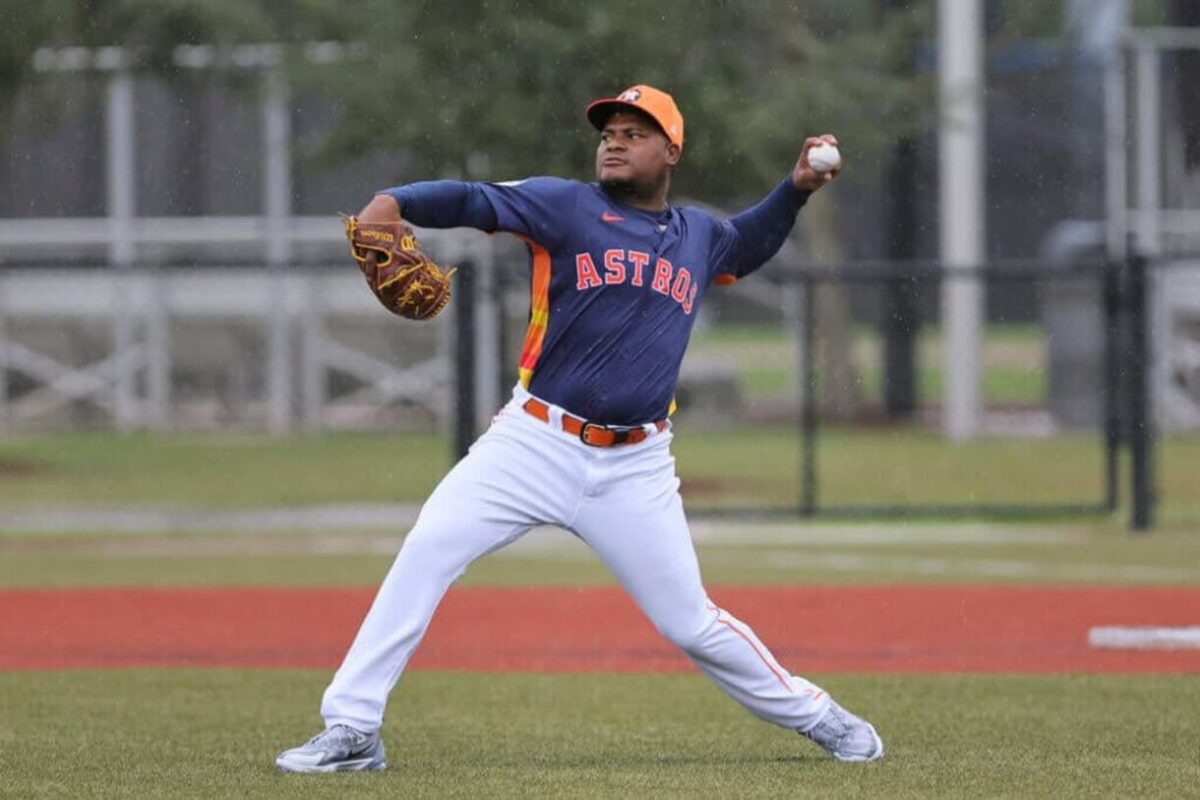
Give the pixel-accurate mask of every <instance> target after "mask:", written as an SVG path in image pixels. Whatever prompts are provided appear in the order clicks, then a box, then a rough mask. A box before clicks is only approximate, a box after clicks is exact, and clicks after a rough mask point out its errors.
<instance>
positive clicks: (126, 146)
mask: <svg viewBox="0 0 1200 800" xmlns="http://www.w3.org/2000/svg"><path fill="white" fill-rule="evenodd" d="M133 112H134V108H133V75H132V74H130V72H129V70H128V68H127V67H126V65H125V64H118V65H116V69H115V70H114V71H113V73H112V74H111V75H110V76H109V78H108V95H107V101H106V109H105V126H106V131H105V136H106V139H107V142H106V145H105V151H106V152H105V156H106V171H107V181H106V183H107V197H106V204H105V205H106V209H105V210H106V211H107V214H108V224H109V227H110V233H109V240H108V242H109V244H108V260H109V263H110V264H111V265H112V267H113V268H114V269H116V270H117V273H118V278H117V280H116V281H115V283H116V289H115V291H114V293H113V308H112V324H113V351H114V355H115V358H114V359H113V365H114V369H115V374H114V376H113V412H114V416H115V418H116V423H117V429H118V430H119V431H122V432H128V431H130V430H132V429H133V428H134V426H135V424H136V422H137V413H138V408H137V386H136V383H137V381H136V379H137V364H136V363H135V361H134V360H133V358H132V356H133V354H134V348H135V343H136V339H137V330H136V321H135V320H134V318H133V316H132V311H133V309H132V305H133V302H132V301H133V296H132V295H133V276H132V274H131V272H132V268H133V259H134V252H135V251H134V241H133V216H134V214H135V213H136V190H135V186H136V184H135V176H134V148H135V144H134V135H135V134H134V119H133Z"/></svg>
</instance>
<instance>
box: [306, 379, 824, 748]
mask: <svg viewBox="0 0 1200 800" xmlns="http://www.w3.org/2000/svg"><path fill="white" fill-rule="evenodd" d="M528 398H529V394H528V393H527V392H525V390H524V389H522V388H521V387H517V389H516V390H515V391H514V395H513V399H512V401H511V402H509V404H508V405H507V406H506V407H505V408H504V409H503V410H502V411H501V412H500V414H499V415H497V417H496V419H495V420H494V421H493V423H492V425H491V427H490V428H489V429H488V431H487V432H486V433H485V434H484V435H483V436H481V437H480V438H479V440H478V441H477V442H476V443H475V444H474V445H473V446H472V448H471V452H470V453H469V454H468V455H467V457H466V458H464V459H463V460H462V461H460V462H459V463H458V464H457V465H456V466H455V467H454V468H453V469H452V470H451V471H450V472H449V473H448V474H447V475H446V477H445V478H444V479H443V480H442V482H441V483H440V484H439V485H438V487H437V488H436V489H435V490H434V492H433V494H432V495H431V496H430V497H429V500H428V501H427V502H426V503H425V506H424V507H423V508H422V510H421V514H420V516H419V518H418V519H417V523H416V525H415V526H414V527H413V529H412V531H411V532H410V533H409V534H408V537H407V538H406V539H405V541H404V544H403V546H402V547H401V549H400V553H399V555H398V556H397V557H396V561H395V563H394V564H393V565H392V568H391V570H390V571H389V572H388V575H387V577H386V578H385V579H384V581H383V584H382V586H380V588H379V593H378V594H377V595H376V597H375V601H374V603H373V604H372V606H371V609H370V611H369V612H368V613H367V616H366V618H365V619H364V620H363V623H362V626H361V627H360V628H359V631H358V635H357V636H356V637H355V639H354V643H353V644H352V645H351V647H350V650H349V652H348V653H347V654H346V657H345V659H344V660H343V662H342V666H341V667H340V668H339V669H338V671H337V674H336V675H334V678H333V682H332V683H330V685H329V688H328V689H326V691H325V696H324V699H323V702H322V704H321V714H322V716H323V717H324V718H325V723H326V725H328V726H332V725H336V724H345V725H350V726H351V727H354V728H357V729H359V730H362V731H368V732H370V731H375V730H378V729H379V727H380V725H381V724H382V723H383V712H384V706H385V705H386V703H387V698H388V694H389V693H390V692H391V690H392V687H393V686H395V684H396V681H397V680H398V679H399V677H400V674H401V673H402V672H403V671H404V668H405V666H406V665H407V664H408V661H409V658H411V657H412V654H413V651H415V650H416V648H417V645H418V644H419V643H420V641H421V637H422V636H424V634H425V630H426V628H427V627H428V626H429V622H430V620H431V619H432V617H433V613H434V611H435V609H436V608H437V605H438V603H439V602H441V599H442V597H443V595H444V594H445V593H446V590H447V589H449V587H450V584H452V583H453V582H454V581H455V580H456V579H457V578H458V577H459V576H460V575H462V574H463V572H464V571H465V570H466V568H467V566H468V565H469V564H471V562H473V561H475V560H476V559H477V558H479V557H480V556H483V555H486V554H487V553H490V552H492V551H494V550H497V549H499V548H501V547H504V546H505V545H507V544H509V543H511V542H513V541H515V540H516V539H518V538H520V537H521V536H522V535H523V534H524V533H525V532H526V531H528V530H529V529H530V528H531V527H533V526H535V525H540V524H550V525H557V526H561V527H563V528H566V529H567V530H570V531H573V532H574V533H575V534H576V535H578V536H579V537H580V538H581V539H582V540H583V541H584V542H586V543H587V544H588V545H589V546H590V547H591V548H592V549H593V550H594V551H595V552H596V554H597V555H598V556H599V557H600V558H601V560H602V561H603V562H604V564H605V565H606V566H607V567H608V568H609V570H610V571H611V572H612V574H613V575H614V576H615V577H616V579H617V580H618V581H620V583H621V585H622V586H623V587H624V588H625V590H626V591H628V592H629V594H630V595H631V596H632V597H633V599H634V601H635V602H636V603H637V604H638V606H640V607H641V609H642V611H643V612H645V614H646V616H647V617H649V619H650V621H651V622H653V623H654V625H655V626H656V627H657V628H658V630H659V631H660V632H661V633H662V634H663V635H664V636H665V637H667V639H669V640H670V641H672V642H674V643H675V644H676V645H677V646H678V647H680V648H681V649H682V650H683V651H684V652H685V653H686V654H687V655H688V657H689V658H691V659H692V661H693V662H695V664H696V666H698V667H699V668H700V669H701V670H702V671H703V672H704V674H705V675H707V676H708V677H709V678H710V679H711V680H712V681H713V682H714V683H716V684H717V686H719V687H721V689H723V690H724V691H725V692H726V693H727V694H728V695H729V696H730V697H732V698H733V699H734V700H736V701H737V702H739V703H741V704H742V705H743V706H745V707H746V708H747V709H748V710H749V711H750V712H751V713H753V714H755V715H757V716H758V717H760V718H762V719H764V720H766V721H768V722H773V723H775V724H776V725H780V726H783V727H785V728H792V729H800V730H807V729H809V728H811V727H812V726H813V725H815V724H816V723H817V721H818V720H819V719H820V718H821V716H822V715H823V714H824V713H825V710H826V709H827V708H828V706H829V695H828V694H826V693H825V692H824V691H822V690H821V689H820V688H819V687H817V686H815V685H814V684H812V683H810V682H808V681H807V680H805V679H803V678H800V677H796V676H793V675H790V674H789V673H788V672H787V670H785V669H784V668H783V667H782V666H780V664H779V662H777V661H776V660H775V657H774V656H772V655H771V652H770V651H769V650H768V649H767V648H766V646H764V645H763V643H762V642H760V641H759V640H758V637H756V636H755V635H754V632H753V631H752V630H750V628H749V627H748V626H747V625H746V624H745V623H743V622H741V621H739V620H737V619H736V618H734V617H733V615H731V614H729V613H728V612H726V611H724V610H722V609H720V608H718V607H717V606H716V605H715V604H714V603H713V602H712V601H711V600H709V599H708V596H707V594H706V593H705V591H704V587H703V586H702V585H701V582H700V568H699V565H698V563H697V561H696V552H695V549H694V547H693V545H692V539H691V534H690V533H689V532H688V527H687V521H686V519H685V518H684V513H683V503H682V501H681V499H680V496H679V479H678V478H677V477H676V475H675V459H674V457H673V456H672V455H671V451H670V442H671V433H670V428H669V427H668V428H667V429H666V430H665V431H662V432H660V433H657V434H655V435H652V436H650V437H649V438H647V439H646V440H645V441H643V442H640V443H638V444H634V445H621V446H617V447H610V448H597V447H591V446H589V445H586V444H584V443H583V442H581V441H580V440H579V438H578V437H576V436H573V435H571V434H568V433H565V432H564V431H562V430H561V420H562V413H563V411H562V409H560V408H557V407H555V406H550V409H551V413H550V422H549V424H547V423H545V422H542V421H541V420H538V419H536V418H535V417H533V416H530V415H529V414H528V413H526V412H525V411H524V410H523V409H522V408H521V405H522V404H523V403H524V402H525V400H526V399H528ZM579 624H580V625H587V624H588V620H586V619H581V620H579Z"/></svg>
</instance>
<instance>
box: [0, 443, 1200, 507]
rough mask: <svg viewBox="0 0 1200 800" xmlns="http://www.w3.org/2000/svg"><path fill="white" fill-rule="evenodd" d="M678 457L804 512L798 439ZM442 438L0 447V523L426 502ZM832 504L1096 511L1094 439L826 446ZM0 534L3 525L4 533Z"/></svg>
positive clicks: (1168, 483)
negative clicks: (78, 514) (75, 515)
mask: <svg viewBox="0 0 1200 800" xmlns="http://www.w3.org/2000/svg"><path fill="white" fill-rule="evenodd" d="M677 430H678V436H677V438H676V441H675V444H674V448H675V453H676V460H677V462H678V470H679V474H680V476H681V477H682V478H683V481H684V488H683V491H684V497H685V499H686V500H687V501H688V503H689V504H690V505H691V506H692V507H693V508H699V507H721V506H747V505H754V506H763V505H766V506H775V507H785V508H795V507H796V506H797V505H798V504H799V497H800V479H799V460H800V440H799V434H798V432H797V431H796V429H795V428H793V427H790V426H752V427H741V428H727V429H719V430H702V429H695V428H692V427H689V424H688V423H687V422H682V423H681V424H680V425H679V427H678V429H677ZM449 450H450V446H449V443H448V441H447V440H446V439H445V438H443V437H441V436H438V435H436V434H423V433H373V434H366V433H356V434H346V433H342V434H329V435H320V436H305V437H295V438H288V439H271V438H269V437H265V436H250V435H240V436H239V435H201V434H172V435H160V436H152V435H138V436H131V437H121V436H118V435H115V434H110V433H94V434H74V435H57V436H32V437H14V438H10V439H8V440H6V441H3V442H0V513H3V512H4V511H18V510H22V509H25V510H28V509H39V508H40V509H45V508H56V509H61V508H72V507H74V508H93V507H121V506H128V505H137V506H157V507H168V508H230V509H237V508H252V507H275V506H282V507H296V506H309V505H320V504H330V503H381V502H383V503H419V502H421V501H422V500H423V499H424V498H425V497H426V496H427V495H428V494H429V492H430V490H432V488H433V487H434V485H436V483H437V480H438V478H439V477H440V476H441V475H442V474H443V473H444V471H445V470H446V469H447V468H448V467H449V464H450V452H449ZM1159 450H1160V452H1159V459H1158V469H1157V481H1158V491H1159V496H1160V499H1161V501H1162V503H1161V509H1160V519H1161V521H1162V523H1163V524H1164V525H1166V526H1168V527H1170V526H1173V525H1183V526H1185V527H1194V526H1195V525H1198V524H1200V492H1197V491H1196V479H1195V476H1196V475H1197V474H1200V436H1180V437H1167V438H1164V439H1163V440H1162V441H1161V442H1160V448H1159ZM817 458H818V468H819V476H818V477H819V491H820V501H821V503H822V504H828V505H838V504H846V503H866V504H883V505H886V504H904V503H939V502H940V503H983V502H992V503H1098V502H1099V501H1100V499H1101V498H1102V496H1103V459H1102V453H1101V448H1100V442H1099V440H1098V438H1097V437H1096V436H1095V435H1085V434H1071V435H1061V436H1054V437H1048V438H1014V437H1005V438H998V437H992V438H982V439H979V440H976V441H972V442H968V443H964V444H952V443H949V442H947V441H946V440H945V439H943V438H942V437H941V436H940V435H939V434H936V433H934V432H930V431H924V430H919V429H904V428H897V429H889V428H883V429H864V428H856V429H839V428H828V429H823V430H822V431H821V432H820V438H819V445H818V450H817ZM0 527H8V526H3V525H2V523H0Z"/></svg>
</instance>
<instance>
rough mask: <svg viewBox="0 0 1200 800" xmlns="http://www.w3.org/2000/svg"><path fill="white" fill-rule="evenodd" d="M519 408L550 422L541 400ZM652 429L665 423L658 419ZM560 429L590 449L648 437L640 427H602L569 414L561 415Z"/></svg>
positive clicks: (597, 423) (665, 425)
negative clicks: (577, 438)
mask: <svg viewBox="0 0 1200 800" xmlns="http://www.w3.org/2000/svg"><path fill="white" fill-rule="evenodd" d="M521 407H522V408H523V409H525V413H527V414H529V415H530V416H533V417H537V418H538V419H540V420H541V421H542V422H546V423H549V422H550V407H549V406H548V405H546V404H545V403H543V402H542V401H541V400H537V399H535V398H532V397H531V398H529V399H528V400H526V401H525V405H523V406H521ZM654 427H656V428H658V430H659V431H662V430H663V429H664V428H666V427H667V421H666V420H665V419H660V420H659V421H658V422H655V423H654ZM562 429H563V430H564V431H566V432H567V433H569V434H572V435H574V436H578V437H579V441H581V442H583V443H584V444H590V445H591V446H592V447H613V446H615V445H619V444H637V443H638V442H644V441H645V440H646V437H647V436H649V435H650V434H649V433H647V432H646V429H645V428H643V427H641V426H640V425H639V426H637V427H632V428H630V427H623V426H620V425H617V426H614V425H602V424H601V423H599V422H588V421H587V420H582V419H580V418H579V417H572V416H571V415H570V414H563V415H562Z"/></svg>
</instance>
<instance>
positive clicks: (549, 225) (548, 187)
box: [479, 178, 582, 252]
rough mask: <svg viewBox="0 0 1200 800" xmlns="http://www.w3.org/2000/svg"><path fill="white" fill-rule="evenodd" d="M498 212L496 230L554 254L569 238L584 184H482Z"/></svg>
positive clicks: (559, 181)
mask: <svg viewBox="0 0 1200 800" xmlns="http://www.w3.org/2000/svg"><path fill="white" fill-rule="evenodd" d="M479 187H480V189H481V190H482V192H483V194H484V196H485V197H486V198H487V199H488V202H489V203H491V206H492V208H493V210H494V211H495V212H496V230H499V231H506V232H508V233H515V234H517V235H518V236H523V237H525V238H527V239H531V240H532V241H534V242H537V243H538V244H540V245H541V246H542V247H545V248H546V249H548V250H550V251H551V252H553V251H554V250H557V249H558V247H559V245H561V244H562V242H563V241H564V240H565V239H566V235H567V226H568V224H569V220H570V219H572V217H573V215H574V212H575V207H576V205H577V204H578V203H579V196H580V190H581V189H582V184H579V183H577V182H575V181H569V180H565V179H563V178H526V179H525V180H522V181H508V182H505V183H481V184H479Z"/></svg>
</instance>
